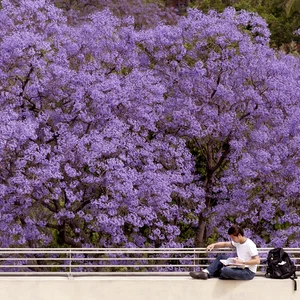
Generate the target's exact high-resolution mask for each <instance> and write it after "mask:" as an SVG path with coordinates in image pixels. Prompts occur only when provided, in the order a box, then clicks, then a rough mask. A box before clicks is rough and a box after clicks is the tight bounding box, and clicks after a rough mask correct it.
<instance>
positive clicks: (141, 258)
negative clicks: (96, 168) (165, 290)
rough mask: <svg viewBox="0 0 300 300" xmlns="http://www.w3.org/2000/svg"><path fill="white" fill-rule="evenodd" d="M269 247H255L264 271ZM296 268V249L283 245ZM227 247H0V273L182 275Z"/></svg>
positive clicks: (299, 253)
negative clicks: (206, 248)
mask: <svg viewBox="0 0 300 300" xmlns="http://www.w3.org/2000/svg"><path fill="white" fill-rule="evenodd" d="M269 250H271V248H258V252H259V255H260V257H261V264H260V265H259V266H258V270H259V272H260V273H263V272H264V268H265V266H266V263H265V260H266V257H267V253H268V252H269ZM284 250H285V251H286V252H287V253H289V254H290V256H291V258H292V260H293V261H294V262H295V264H296V266H297V270H298V271H299V270H300V248H284ZM219 253H227V254H229V255H233V254H234V251H233V250H232V249H230V248H220V249H215V250H213V251H211V252H209V253H207V252H206V251H205V248H0V275H2V276H3V275H5V276H7V275H55V276H58V275H59V276H66V275H67V276H84V275H97V276H108V275H148V276H149V275H186V274H188V272H189V271H192V270H197V269H199V268H200V267H206V266H207V265H208V264H209V263H210V262H211V261H212V260H213V259H215V257H216V255H217V254H219Z"/></svg>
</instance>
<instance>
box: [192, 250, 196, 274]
mask: <svg viewBox="0 0 300 300" xmlns="http://www.w3.org/2000/svg"><path fill="white" fill-rule="evenodd" d="M193 271H194V272H196V249H195V248H194V270H193Z"/></svg>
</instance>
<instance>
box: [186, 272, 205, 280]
mask: <svg viewBox="0 0 300 300" xmlns="http://www.w3.org/2000/svg"><path fill="white" fill-rule="evenodd" d="M190 276H191V277H192V278H194V279H204V280H206V279H208V274H207V273H206V272H203V271H199V272H190Z"/></svg>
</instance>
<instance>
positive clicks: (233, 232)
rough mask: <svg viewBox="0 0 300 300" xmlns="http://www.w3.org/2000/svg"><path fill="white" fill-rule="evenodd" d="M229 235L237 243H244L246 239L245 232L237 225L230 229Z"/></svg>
mask: <svg viewBox="0 0 300 300" xmlns="http://www.w3.org/2000/svg"><path fill="white" fill-rule="evenodd" d="M228 234H229V236H230V238H231V239H232V240H233V241H234V242H235V243H240V242H243V241H244V239H245V238H244V230H243V229H242V228H241V227H239V226H237V225H232V226H231V227H230V228H229V229H228Z"/></svg>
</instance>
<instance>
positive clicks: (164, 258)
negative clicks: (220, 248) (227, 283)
mask: <svg viewBox="0 0 300 300" xmlns="http://www.w3.org/2000/svg"><path fill="white" fill-rule="evenodd" d="M211 259H213V258H209V257H123V258H122V257H110V258H109V257H102V258H95V257H91V258H88V257H85V258H83V257H74V258H70V257H66V258H62V257H59V258H50V257H45V258H43V257H39V258H34V257H23V258H15V257H14V258H9V257H7V258H0V261H43V260H45V261H73V260H82V261H111V260H116V261H123V260H126V261H127V260H128V261H131V260H134V261H140V260H147V261H148V260H149V261H151V260H155V261H156V260H192V261H194V260H211Z"/></svg>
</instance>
